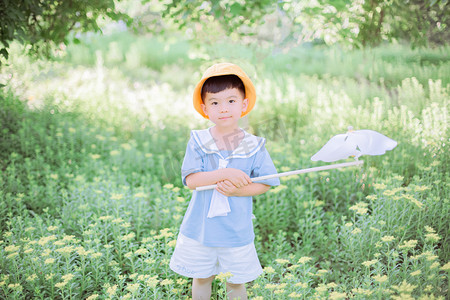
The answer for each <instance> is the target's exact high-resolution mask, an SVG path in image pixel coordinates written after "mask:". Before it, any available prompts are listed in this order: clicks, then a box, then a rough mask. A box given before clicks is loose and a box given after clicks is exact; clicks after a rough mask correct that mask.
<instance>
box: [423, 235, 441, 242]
mask: <svg viewBox="0 0 450 300" xmlns="http://www.w3.org/2000/svg"><path fill="white" fill-rule="evenodd" d="M425 238H426V240H427V241H432V242H437V241H439V240H440V239H441V237H440V236H439V235H437V234H436V233H428V234H425Z"/></svg>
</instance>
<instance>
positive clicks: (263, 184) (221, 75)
mask: <svg viewBox="0 0 450 300" xmlns="http://www.w3.org/2000/svg"><path fill="white" fill-rule="evenodd" d="M255 101H256V93H255V88H254V86H253V83H252V82H251V80H250V78H249V77H248V76H247V75H246V74H245V73H244V71H242V69H240V68H239V67H238V66H236V65H234V64H230V63H220V64H216V65H213V66H212V67H210V68H209V69H208V70H206V72H205V74H204V75H203V77H202V79H201V80H200V82H199V83H198V84H197V86H196V87H195V89H194V108H195V109H196V110H197V112H199V113H200V114H201V115H202V116H203V117H205V118H207V119H209V120H211V122H213V123H214V124H215V126H213V127H211V128H208V129H204V130H193V131H192V132H191V138H190V140H189V142H188V145H187V149H186V154H185V157H184V161H183V165H182V167H181V171H182V179H183V184H184V185H186V186H188V187H189V188H190V189H192V190H194V191H193V194H192V198H191V201H190V203H189V207H188V209H187V211H186V214H185V216H184V219H183V222H182V224H181V228H180V233H179V236H178V240H177V244H176V247H175V251H174V254H173V256H172V258H171V261H170V268H171V269H172V270H173V271H175V272H176V273H178V274H181V275H183V276H187V277H191V278H193V282H192V299H193V300H196V299H208V300H209V299H210V297H211V283H212V281H213V280H214V278H215V275H217V274H219V273H227V272H229V273H231V274H232V275H231V277H230V278H229V279H228V281H227V293H228V296H229V298H230V299H242V300H243V299H247V292H246V288H245V283H247V282H250V281H252V280H254V279H256V278H257V277H258V276H259V275H260V274H261V273H262V268H261V265H260V263H259V260H258V256H257V254H256V250H255V246H254V242H253V241H254V232H253V223H252V216H253V214H252V196H255V195H259V194H262V193H265V192H267V191H268V190H269V189H270V186H274V185H278V184H279V180H278V179H277V178H275V179H270V180H265V181H260V182H258V183H253V182H252V181H251V179H250V177H257V176H263V175H268V174H274V173H276V169H275V167H274V165H273V163H272V160H271V158H270V156H269V154H268V152H267V151H266V149H265V147H264V144H265V140H264V139H263V138H260V137H256V136H254V135H251V134H249V133H247V132H245V131H244V130H242V129H240V128H239V126H238V121H239V119H240V118H241V117H243V116H245V115H246V114H248V113H249V112H250V111H251V110H252V109H253V107H254V105H255ZM211 184H217V188H216V189H215V190H207V191H201V192H197V191H195V189H196V188H197V187H199V186H204V185H211Z"/></svg>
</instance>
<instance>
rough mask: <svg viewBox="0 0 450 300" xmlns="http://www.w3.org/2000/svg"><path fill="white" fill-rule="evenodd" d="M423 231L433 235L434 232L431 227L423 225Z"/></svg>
mask: <svg viewBox="0 0 450 300" xmlns="http://www.w3.org/2000/svg"><path fill="white" fill-rule="evenodd" d="M425 230H426V232H428V233H435V232H436V231H435V230H434V229H433V227H430V226H427V225H425Z"/></svg>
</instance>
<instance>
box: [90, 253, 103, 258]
mask: <svg viewBox="0 0 450 300" xmlns="http://www.w3.org/2000/svg"><path fill="white" fill-rule="evenodd" d="M102 256H103V253H101V252H94V253H92V254H91V257H92V258H94V259H96V258H100V257H102Z"/></svg>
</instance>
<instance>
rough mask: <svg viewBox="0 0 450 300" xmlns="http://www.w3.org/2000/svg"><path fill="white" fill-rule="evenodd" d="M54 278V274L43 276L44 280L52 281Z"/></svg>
mask: <svg viewBox="0 0 450 300" xmlns="http://www.w3.org/2000/svg"><path fill="white" fill-rule="evenodd" d="M54 276H55V274H53V273H50V274H46V275H45V280H52V279H53V277H54Z"/></svg>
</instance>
